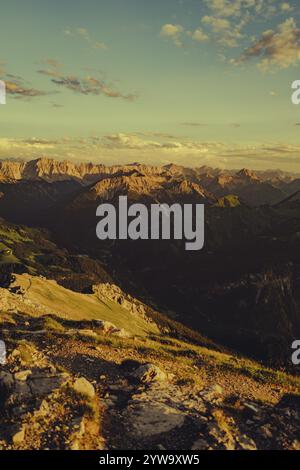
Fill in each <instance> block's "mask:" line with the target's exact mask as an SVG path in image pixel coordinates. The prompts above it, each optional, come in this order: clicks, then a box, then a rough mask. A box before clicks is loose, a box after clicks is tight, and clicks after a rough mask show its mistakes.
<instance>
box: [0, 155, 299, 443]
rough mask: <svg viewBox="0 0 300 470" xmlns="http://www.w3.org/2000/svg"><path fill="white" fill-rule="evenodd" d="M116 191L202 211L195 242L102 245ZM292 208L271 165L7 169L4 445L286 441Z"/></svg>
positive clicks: (0, 223) (0, 434)
mask: <svg viewBox="0 0 300 470" xmlns="http://www.w3.org/2000/svg"><path fill="white" fill-rule="evenodd" d="M121 195H126V196H127V197H128V200H129V202H142V203H143V204H146V205H150V204H152V203H168V204H173V203H179V204H186V203H193V204H194V203H200V204H204V205H205V246H204V249H203V250H201V251H199V252H193V253H189V252H186V251H185V249H184V241H181V240H137V241H132V240H107V241H99V240H98V239H97V237H96V233H95V229H96V223H97V219H96V208H97V207H98V205H99V204H101V203H103V202H111V203H116V202H117V201H118V198H119V196H121ZM299 213H300V177H299V175H292V174H288V173H284V172H281V171H280V170H278V171H273V170H272V171H265V172H254V171H252V170H247V169H241V170H221V169H213V168H209V167H206V166H202V167H199V168H188V167H183V166H178V165H173V164H170V165H165V166H161V167H154V166H147V165H142V164H138V163H133V164H131V165H123V166H122V165H118V166H111V167H108V166H104V165H101V164H99V165H94V164H85V163H80V164H74V163H72V162H58V161H55V160H49V159H39V160H33V161H29V162H18V161H2V162H1V163H0V217H1V219H0V307H1V317H0V320H1V321H0V328H1V335H2V337H3V338H4V339H5V341H6V343H7V348H8V361H7V364H6V365H5V366H4V367H3V368H2V370H0V409H1V410H2V413H3V419H1V420H0V448H3V449H10V448H13V449H15V448H21V449H22V448H33V449H35V448H61V447H63V448H72V449H82V448H83V449H87V448H88V449H100V448H117V449H127V448H135V449H136V448H141V449H143V448H147V449H153V448H155V449H161V448H162V447H163V448H164V449H172V448H173V447H172V446H174V445H175V446H176V448H183V449H193V450H197V449H201V448H204V449H208V448H211V449H230V448H234V449H256V448H262V449H264V448H289V449H295V448H297V446H298V444H297V440H295V439H294V437H293V436H294V433H295V432H296V429H298V427H299V416H298V415H297V416H296V414H295V410H296V409H297V406H298V405H297V403H298V404H299V401H297V400H299V396H298V395H297V393H298V392H297V390H299V386H300V381H299V380H300V379H299V366H293V365H292V363H291V354H292V351H291V344H292V342H293V341H294V340H295V339H298V338H299V337H300V295H299V292H300V284H299V283H300V255H299V253H300V217H299ZM174 358H175V359H176V360H175V361H174ZM37 384H39V385H37ZM61 403H66V404H67V408H62V407H61ZM42 404H43V405H42ZM45 410H46V411H45ZM282 410H284V412H283V411H282ZM153 417H154V418H153ZM153 420H154V421H153ZM54 423H56V424H55V426H57V427H58V429H57V434H56V437H55V436H54V435H53V434H52V431H51V429H52V427H53V426H54ZM64 423H65V424H64ZM66 423H73V424H74V423H76V426H75V424H74V425H73V424H70V425H69V424H68V425H67V424H66ZM99 423H101V426H100V424H99ZM247 423H248V424H247ZM249 423H250V424H249ZM253 423H257V426H255V425H254V424H253ZM99 426H100V427H99ZM75 429H76V431H74V430H75ZM187 431H188V432H187ZM136 436H139V438H137V437H136ZM57 439H58V440H57ZM139 439H140V440H139ZM174 442H175V444H174Z"/></svg>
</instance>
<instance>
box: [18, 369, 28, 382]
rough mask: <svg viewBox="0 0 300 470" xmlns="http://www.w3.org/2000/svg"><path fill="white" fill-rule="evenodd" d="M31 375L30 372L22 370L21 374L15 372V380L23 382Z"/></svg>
mask: <svg viewBox="0 0 300 470" xmlns="http://www.w3.org/2000/svg"><path fill="white" fill-rule="evenodd" d="M31 373H32V372H31V370H22V371H21V372H16V373H15V379H16V380H20V381H21V382H25V381H26V380H27V378H28V377H29V375H31Z"/></svg>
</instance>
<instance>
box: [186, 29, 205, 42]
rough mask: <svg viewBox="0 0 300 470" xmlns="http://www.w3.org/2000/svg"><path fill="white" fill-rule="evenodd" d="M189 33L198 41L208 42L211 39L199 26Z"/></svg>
mask: <svg viewBox="0 0 300 470" xmlns="http://www.w3.org/2000/svg"><path fill="white" fill-rule="evenodd" d="M187 34H188V36H190V37H191V38H192V39H194V41H197V42H206V41H208V40H209V37H208V35H207V34H206V33H205V32H204V31H203V30H202V29H201V28H197V29H195V31H193V32H191V31H189V32H188V33H187Z"/></svg>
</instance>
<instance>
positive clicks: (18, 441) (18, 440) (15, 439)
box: [12, 426, 25, 444]
mask: <svg viewBox="0 0 300 470" xmlns="http://www.w3.org/2000/svg"><path fill="white" fill-rule="evenodd" d="M24 439H25V428H24V426H23V427H22V428H21V429H20V431H18V432H17V433H16V434H15V435H14V436H13V437H12V441H13V443H14V444H21V443H22V442H23V441H24Z"/></svg>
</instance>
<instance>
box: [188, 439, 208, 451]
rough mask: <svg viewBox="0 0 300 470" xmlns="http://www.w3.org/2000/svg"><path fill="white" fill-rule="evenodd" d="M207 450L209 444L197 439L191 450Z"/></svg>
mask: <svg viewBox="0 0 300 470" xmlns="http://www.w3.org/2000/svg"><path fill="white" fill-rule="evenodd" d="M208 448H209V444H208V443H207V442H206V441H205V440H204V439H198V440H197V441H196V442H194V444H193V446H192V449H191V450H207V449H208Z"/></svg>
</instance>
